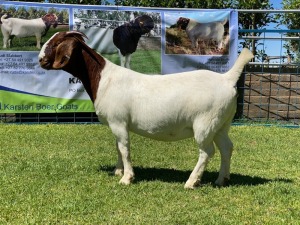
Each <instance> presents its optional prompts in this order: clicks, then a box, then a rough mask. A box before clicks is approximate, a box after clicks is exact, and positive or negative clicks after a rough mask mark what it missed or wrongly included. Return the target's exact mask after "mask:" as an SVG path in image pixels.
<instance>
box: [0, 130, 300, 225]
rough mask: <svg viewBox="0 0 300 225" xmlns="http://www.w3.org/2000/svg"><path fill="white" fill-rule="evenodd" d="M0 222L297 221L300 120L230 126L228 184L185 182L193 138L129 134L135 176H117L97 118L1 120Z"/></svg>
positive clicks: (209, 175)
mask: <svg viewBox="0 0 300 225" xmlns="http://www.w3.org/2000/svg"><path fill="white" fill-rule="evenodd" d="M0 135H1V146H0V183H1V185H0V224H207V225H208V224H245V225H246V224H297V223H298V221H299V217H300V213H299V212H300V196H299V186H300V180H299V177H300V171H299V165H300V152H299V148H300V144H299V141H298V140H299V136H300V130H299V129H286V128H278V127H256V126H239V127H232V129H231V132H230V136H231V137H232V140H233V142H234V144H235V151H234V154H233V159H232V176H231V186H229V187H226V188H216V187H214V186H213V185H212V183H213V182H214V180H215V179H216V178H217V176H218V174H217V171H218V169H219V163H220V156H219V154H218V153H217V154H216V155H215V156H214V158H213V159H212V160H211V161H210V163H209V165H208V167H207V169H206V171H205V173H204V177H203V180H202V184H203V186H201V187H199V188H198V189H196V190H193V191H192V190H185V189H184V188H183V186H184V182H185V181H186V180H187V179H188V176H189V174H190V172H191V170H192V169H193V167H194V166H195V164H196V162H197V158H198V150H197V145H196V143H195V142H194V141H193V140H192V139H187V140H184V141H180V142H171V143H165V142H158V141H153V140H150V139H145V138H142V137H140V136H137V135H133V134H132V135H131V136H132V141H131V147H132V161H133V165H134V170H135V173H136V181H135V183H134V184H132V185H129V186H122V185H119V184H118V181H119V179H120V178H119V177H114V176H110V175H109V172H110V171H112V170H113V167H114V165H115V163H116V159H117V153H116V150H115V141H114V137H113V135H112V134H111V132H110V130H109V129H108V128H107V127H105V126H102V125H98V124H94V125H75V124H74V125H62V124H60V125H55V124H48V125H46V124H45V125H6V124H2V125H0Z"/></svg>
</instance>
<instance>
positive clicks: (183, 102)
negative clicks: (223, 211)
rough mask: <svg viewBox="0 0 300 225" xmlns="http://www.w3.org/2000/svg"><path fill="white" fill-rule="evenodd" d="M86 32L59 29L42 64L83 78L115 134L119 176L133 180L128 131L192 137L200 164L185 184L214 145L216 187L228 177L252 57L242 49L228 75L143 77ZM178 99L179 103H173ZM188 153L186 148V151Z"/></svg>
mask: <svg viewBox="0 0 300 225" xmlns="http://www.w3.org/2000/svg"><path fill="white" fill-rule="evenodd" d="M84 38H87V37H86V36H85V35H84V34H83V33H81V32H78V31H69V32H58V33H56V34H54V35H53V36H52V37H51V38H50V39H49V40H48V41H47V42H46V43H45V44H44V46H43V47H42V49H41V51H40V54H39V62H40V65H41V67H42V68H44V69H47V70H64V71H66V72H68V73H70V74H72V75H73V76H75V77H77V78H79V79H80V80H81V81H82V83H83V85H84V87H85V89H86V91H87V93H88V94H89V96H90V98H91V100H92V102H93V104H94V107H95V111H96V114H97V116H98V118H99V120H100V121H101V122H102V123H104V124H106V125H108V126H109V127H110V129H111V131H112V133H113V134H114V136H115V138H116V143H117V151H118V161H117V165H116V168H115V170H114V174H115V175H120V176H122V178H121V180H120V183H122V184H130V183H131V182H132V181H133V179H134V171H133V167H132V164H131V158H130V140H129V132H130V131H131V132H134V133H136V134H139V135H142V136H145V137H149V138H152V139H156V140H160V141H177V140H181V139H185V138H190V137H194V138H195V140H196V142H197V144H198V146H199V151H200V154H199V158H198V162H197V164H196V166H195V168H194V169H193V171H192V173H191V175H190V177H189V178H188V180H187V181H186V183H185V188H190V189H193V188H196V187H197V186H198V185H199V184H200V181H201V177H202V174H203V172H204V169H205V167H206V165H207V163H208V160H209V159H210V158H211V157H212V156H213V154H214V151H215V148H214V143H215V144H216V145H217V147H218V148H219V150H220V153H221V166H220V171H219V176H218V178H217V180H216V182H215V183H216V185H219V186H224V185H226V182H227V181H228V180H229V178H230V160H231V154H232V149H233V144H232V142H231V140H230V138H229V136H228V131H229V128H230V125H231V121H232V119H233V116H234V114H235V111H236V100H237V90H236V87H235V86H236V82H237V80H238V79H239V76H240V74H241V72H242V70H243V68H244V66H245V64H247V63H248V62H249V61H250V60H251V59H252V58H253V55H252V53H251V52H250V51H249V50H248V49H243V51H242V52H241V54H240V56H239V58H238V59H237V61H236V62H235V64H234V66H233V67H232V68H231V69H230V70H229V71H228V72H227V73H224V74H219V73H216V72H212V71H208V70H196V71H191V72H183V73H177V74H170V75H145V74H141V73H138V72H135V71H132V70H130V69H127V68H124V67H121V66H118V65H115V64H113V63H112V62H110V61H108V60H107V59H105V58H103V57H102V56H101V55H99V54H97V53H96V52H95V51H94V50H92V49H91V48H90V47H89V46H87V45H86V44H85V41H84ZM175 100H176V104H174V102H175ZM183 151H184V149H183Z"/></svg>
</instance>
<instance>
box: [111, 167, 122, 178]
mask: <svg viewBox="0 0 300 225" xmlns="http://www.w3.org/2000/svg"><path fill="white" fill-rule="evenodd" d="M123 172H124V171H123V169H118V168H116V169H114V171H113V172H112V175H115V176H120V177H121V176H123Z"/></svg>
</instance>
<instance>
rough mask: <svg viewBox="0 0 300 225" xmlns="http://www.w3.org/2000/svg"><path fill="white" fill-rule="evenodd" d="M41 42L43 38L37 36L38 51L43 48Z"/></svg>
mask: <svg viewBox="0 0 300 225" xmlns="http://www.w3.org/2000/svg"><path fill="white" fill-rule="evenodd" d="M41 40H42V37H41V36H39V35H37V36H36V47H37V48H38V49H40V48H41Z"/></svg>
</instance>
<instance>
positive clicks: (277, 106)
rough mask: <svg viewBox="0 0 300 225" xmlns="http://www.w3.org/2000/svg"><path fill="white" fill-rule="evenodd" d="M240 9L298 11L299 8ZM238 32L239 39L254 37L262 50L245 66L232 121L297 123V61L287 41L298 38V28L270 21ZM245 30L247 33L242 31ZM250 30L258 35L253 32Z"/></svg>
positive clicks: (299, 87)
mask: <svg viewBox="0 0 300 225" xmlns="http://www.w3.org/2000/svg"><path fill="white" fill-rule="evenodd" d="M240 11H241V12H244V13H245V12H246V13H300V11H299V10H285V11H283V10H269V11H267V10H265V11H263V10H240ZM278 26H279V28H278ZM239 33H240V34H241V35H240V36H239V39H240V41H241V42H245V41H248V42H253V41H255V42H256V44H255V46H256V47H257V48H258V49H257V52H260V53H261V54H260V55H259V56H257V55H256V59H255V61H254V62H250V63H249V64H248V65H247V66H246V67H245V71H244V74H243V75H242V77H241V79H240V81H239V83H238V91H239V95H240V96H239V99H238V110H237V114H236V117H235V121H236V122H261V123H264V124H265V123H277V124H282V125H286V124H290V125H299V122H300V95H299V94H300V78H299V75H300V73H299V69H300V67H299V66H300V64H299V63H298V62H297V57H293V54H291V52H292V51H289V49H288V48H287V46H288V45H290V41H293V42H299V41H300V37H299V33H300V30H288V29H286V28H285V27H282V26H280V24H273V26H271V25H270V26H268V27H266V28H265V29H261V30H253V29H251V27H250V28H248V29H240V30H239ZM245 33H246V34H247V35H243V34H245ZM253 33H260V35H252V34H253ZM299 44H300V42H299ZM251 46H252V45H250V46H249V47H250V49H251ZM298 46H299V45H298Z"/></svg>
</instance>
